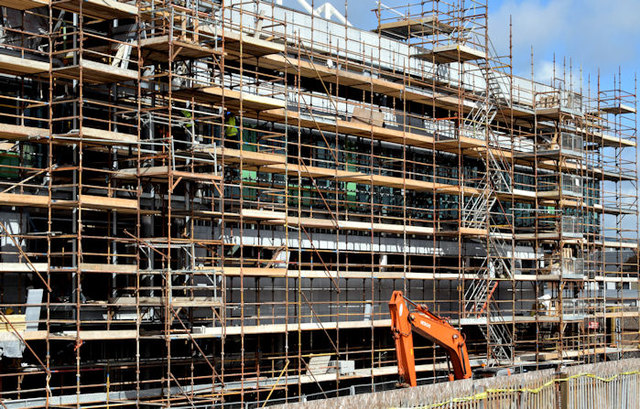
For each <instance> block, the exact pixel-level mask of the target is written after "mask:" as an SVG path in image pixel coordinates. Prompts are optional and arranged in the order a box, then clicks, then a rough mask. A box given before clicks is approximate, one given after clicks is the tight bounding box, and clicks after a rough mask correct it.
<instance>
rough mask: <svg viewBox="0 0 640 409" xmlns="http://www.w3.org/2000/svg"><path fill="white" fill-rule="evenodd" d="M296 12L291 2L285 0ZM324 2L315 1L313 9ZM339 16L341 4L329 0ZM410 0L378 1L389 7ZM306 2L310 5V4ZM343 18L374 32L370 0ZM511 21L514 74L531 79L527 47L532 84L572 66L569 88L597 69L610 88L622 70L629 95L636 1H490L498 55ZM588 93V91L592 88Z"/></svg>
mask: <svg viewBox="0 0 640 409" xmlns="http://www.w3.org/2000/svg"><path fill="white" fill-rule="evenodd" d="M450 1H457V0H450ZM283 2H284V4H285V5H288V6H291V7H295V4H296V0H284V1H283ZM323 2H324V0H314V2H313V5H314V6H315V7H318V6H320V5H321V4H322V3H323ZM331 2H332V3H333V4H334V5H335V6H336V8H338V9H339V10H341V11H344V9H345V1H344V0H331ZM410 2H411V0H404V1H402V0H383V3H384V4H387V5H389V6H391V7H393V6H395V5H398V4H408V3H410ZM309 3H311V1H309ZM347 6H348V10H347V17H348V19H349V20H350V21H351V22H352V23H353V24H354V25H355V26H358V27H362V28H367V29H370V28H374V27H375V25H376V18H375V15H374V14H373V13H372V12H371V11H370V10H371V9H373V8H375V7H376V1H375V0H348V3H347ZM510 16H512V19H513V56H514V58H513V65H514V72H515V73H516V74H519V75H523V76H526V77H527V78H529V77H530V73H531V47H533V52H534V72H535V76H536V79H538V80H541V81H543V82H548V80H549V79H550V78H551V76H552V73H553V68H552V67H553V60H554V53H555V60H556V66H557V67H558V70H559V71H562V66H563V64H566V67H567V70H568V68H569V61H570V60H569V59H571V65H572V66H573V73H574V78H573V79H574V83H577V82H579V78H580V68H581V67H582V71H583V83H585V84H586V82H587V80H588V75H589V74H591V83H592V84H594V83H595V81H596V80H595V77H596V76H597V74H598V70H600V73H601V83H602V84H605V85H606V87H605V88H612V87H613V76H614V74H615V75H617V73H618V69H619V68H620V67H621V68H622V79H623V84H622V87H623V88H624V89H627V90H629V91H633V87H634V81H633V79H634V75H635V73H636V72H637V70H638V67H639V66H640V0H489V30H490V34H491V38H492V39H493V42H494V44H495V45H496V47H497V48H498V51H499V52H500V54H502V52H504V53H505V54H508V46H509V17H510ZM592 89H593V86H592Z"/></svg>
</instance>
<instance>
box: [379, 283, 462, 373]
mask: <svg viewBox="0 0 640 409" xmlns="http://www.w3.org/2000/svg"><path fill="white" fill-rule="evenodd" d="M407 301H409V302H410V303H411V304H412V305H413V306H414V307H415V308H416V311H414V312H411V311H409V308H408V307H407ZM389 312H390V313H391V332H392V333H393V338H394V340H395V343H396V356H397V359H398V373H399V375H400V377H401V378H402V379H403V380H404V382H406V383H408V384H409V385H410V386H416V385H417V379H416V363H415V357H414V356H413V332H414V331H415V332H416V333H417V334H419V335H421V336H423V337H425V338H427V339H430V340H431V341H433V342H434V343H436V344H438V345H440V346H441V347H442V348H444V349H445V351H447V354H448V355H449V359H450V361H451V366H452V368H453V375H454V378H455V379H467V378H470V377H471V375H472V373H471V366H470V364H469V354H468V353H467V345H466V343H465V339H464V336H463V335H462V333H461V332H460V331H458V330H457V329H455V328H454V327H453V326H451V324H449V323H448V322H447V321H445V320H444V319H442V318H440V317H438V316H437V315H434V314H432V313H431V312H429V311H428V310H427V309H426V307H423V306H421V305H418V304H415V303H414V302H412V301H410V300H407V299H405V298H404V295H403V294H402V291H394V292H393V295H392V296H391V300H390V301H389Z"/></svg>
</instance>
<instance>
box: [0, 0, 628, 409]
mask: <svg viewBox="0 0 640 409" xmlns="http://www.w3.org/2000/svg"><path fill="white" fill-rule="evenodd" d="M0 6H2V13H3V14H2V15H3V19H2V24H3V25H2V36H1V37H0V73H1V74H2V75H0V82H1V85H0V86H1V89H2V91H1V92H0V101H1V104H0V139H1V142H0V189H1V190H0V237H1V241H0V243H1V247H0V256H1V259H0V289H1V292H0V402H2V405H3V406H4V407H6V408H9V409H12V408H24V407H53V406H62V405H64V406H75V407H81V406H83V407H86V406H92V407H98V406H102V405H105V406H110V405H118V406H125V407H140V406H151V405H154V406H162V407H196V406H197V407H200V406H202V407H211V408H217V407H225V408H226V407H258V406H262V405H263V404H268V403H270V402H276V401H277V402H279V403H282V402H294V401H298V400H303V399H305V397H306V396H313V397H333V396H338V395H340V394H345V393H356V392H371V391H375V390H381V389H385V388H386V389H388V388H391V387H392V381H393V380H394V379H395V377H396V376H397V375H396V374H397V367H396V363H395V356H394V349H393V339H392V337H391V333H390V330H389V326H390V319H389V313H388V307H387V303H388V300H389V298H390V296H391V293H392V292H393V290H395V289H399V290H402V291H403V292H404V293H405V294H406V295H407V297H409V298H411V299H412V300H414V301H416V302H420V303H423V304H426V305H427V306H429V308H430V309H431V310H433V311H435V312H436V313H438V314H439V315H442V316H447V317H449V319H450V322H451V323H452V325H455V326H457V327H459V328H461V329H462V331H463V332H464V333H465V335H466V337H467V345H468V347H469V352H470V355H471V358H472V365H473V366H480V365H491V366H514V365H516V366H522V367H526V368H527V369H539V368H548V367H553V366H555V365H557V364H559V363H564V364H567V365H569V364H572V363H595V362H599V361H604V360H611V359H620V358H623V357H628V356H633V355H634V354H636V353H637V351H638V335H637V334H638V330H639V329H640V328H639V320H640V311H639V310H638V306H637V299H638V257H637V251H638V186H637V181H638V168H637V148H636V147H637V145H636V144H637V139H636V137H637V135H636V129H637V119H636V107H637V102H636V84H633V90H632V91H625V90H624V89H623V86H622V80H621V77H622V75H621V73H619V74H618V75H617V76H616V78H615V79H614V80H613V82H612V83H611V85H610V86H606V85H605V83H606V81H605V80H604V79H602V80H601V78H600V75H598V76H597V77H596V78H595V80H593V79H589V80H587V81H583V79H582V78H580V80H579V81H574V78H573V75H574V74H573V70H572V68H569V69H567V68H566V67H562V69H560V68H558V70H557V71H556V72H555V73H554V78H553V80H552V81H551V83H550V84H542V83H539V82H536V81H534V79H533V73H532V77H531V78H528V79H527V78H522V77H518V76H516V75H514V73H513V68H512V55H511V54H512V53H511V50H509V55H506V56H499V55H498V53H497V52H496V50H495V48H494V46H493V45H492V43H491V40H490V38H489V36H488V27H487V14H488V5H487V1H486V0H464V1H462V0H427V1H422V2H420V3H417V4H409V5H394V6H387V5H384V4H383V3H381V2H371V9H372V10H371V11H372V12H373V15H375V16H376V19H377V26H376V28H375V29H374V30H369V31H367V30H362V29H358V28H356V27H353V26H351V25H349V24H346V23H345V22H342V23H340V22H334V21H330V20H326V19H323V18H321V17H319V16H317V15H313V14H306V13H303V12H300V11H296V10H293V9H290V8H287V7H284V6H281V5H278V4H276V2H268V1H243V0H177V1H172V0H137V1H116V0H22V1H16V0H0ZM576 83H578V84H582V83H584V84H586V85H578V87H579V89H575V88H576V85H575V84H576ZM415 356H416V360H417V362H416V363H417V369H418V371H419V377H420V378H422V382H425V383H426V382H436V381H439V380H442V379H444V378H446V376H445V374H446V373H447V363H446V358H445V355H444V354H443V353H442V352H441V351H440V350H439V349H438V348H436V347H434V346H433V345H431V344H429V343H422V344H418V343H417V344H416V354H415ZM345 391H347V392H345Z"/></svg>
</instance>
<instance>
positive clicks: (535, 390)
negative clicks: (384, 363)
mask: <svg viewBox="0 0 640 409" xmlns="http://www.w3.org/2000/svg"><path fill="white" fill-rule="evenodd" d="M638 374H640V371H629V372H621V373H619V374H616V375H613V376H610V377H608V378H603V377H601V376H598V375H596V374H591V373H580V374H576V375H571V376H569V377H567V378H555V379H551V380H550V381H547V382H545V383H543V384H542V385H540V386H539V387H537V388H496V389H486V390H485V391H484V392H480V393H476V394H474V395H470V396H464V397H461V398H451V399H449V400H446V401H444V402H439V403H432V404H430V405H426V406H412V407H411V408H401V407H392V408H389V409H434V408H441V407H443V406H446V405H450V404H452V403H464V402H471V401H474V400H482V399H486V398H488V397H489V395H490V394H492V393H507V392H519V393H532V394H538V393H540V392H542V391H543V390H544V389H545V388H548V387H549V386H551V385H553V384H555V383H558V382H566V381H568V380H570V379H577V378H582V377H585V378H592V379H595V380H598V381H601V382H611V381H614V380H615V379H617V378H618V377H620V376H628V375H638Z"/></svg>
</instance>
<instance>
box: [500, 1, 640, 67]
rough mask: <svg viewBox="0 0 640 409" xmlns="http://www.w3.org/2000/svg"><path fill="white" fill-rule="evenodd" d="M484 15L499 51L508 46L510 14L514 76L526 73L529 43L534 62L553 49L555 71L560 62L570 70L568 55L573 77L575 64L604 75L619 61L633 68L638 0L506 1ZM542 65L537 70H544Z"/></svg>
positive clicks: (639, 54) (639, 31)
mask: <svg viewBox="0 0 640 409" xmlns="http://www.w3.org/2000/svg"><path fill="white" fill-rule="evenodd" d="M489 13H490V18H489V27H490V33H491V34H492V38H493V40H494V43H496V47H497V48H498V49H499V50H500V51H505V50H508V45H509V32H508V27H509V15H512V17H513V54H514V71H516V72H517V73H519V74H524V75H527V76H528V75H529V73H530V71H531V69H530V60H531V57H530V54H531V53H530V50H531V47H532V46H533V49H534V60H536V61H540V60H544V61H551V60H552V58H553V54H554V52H555V53H556V61H557V66H558V67H559V69H560V71H562V69H563V68H562V67H563V64H566V67H567V69H568V68H569V59H568V58H569V57H570V58H571V60H572V64H571V65H572V66H573V69H574V75H579V67H580V66H582V67H584V70H585V71H586V72H590V73H591V74H593V75H595V74H597V69H598V68H601V69H602V72H603V74H605V75H610V74H613V73H617V70H618V66H619V65H622V67H623V69H624V68H625V67H626V71H632V72H633V71H636V70H637V63H638V59H639V58H640V42H639V41H638V39H639V38H640V23H639V20H638V18H639V16H640V1H638V0H612V1H604V0H544V1H543V0H505V1H504V3H502V5H501V6H500V7H499V8H497V9H491V7H490V9H489ZM564 56H566V57H567V59H566V60H565V59H564ZM542 65H543V67H536V68H542V69H543V70H544V69H548V67H546V66H544V64H542ZM544 74H545V75H546V73H544ZM585 76H586V74H585ZM536 77H538V76H537V75H536Z"/></svg>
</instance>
